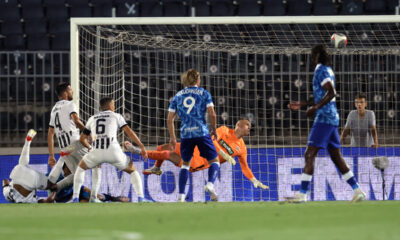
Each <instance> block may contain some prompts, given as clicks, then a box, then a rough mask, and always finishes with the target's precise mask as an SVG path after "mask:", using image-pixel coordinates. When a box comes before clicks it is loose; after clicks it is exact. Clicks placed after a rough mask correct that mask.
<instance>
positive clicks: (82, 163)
mask: <svg viewBox="0 0 400 240" xmlns="http://www.w3.org/2000/svg"><path fill="white" fill-rule="evenodd" d="M79 167H80V168H82V169H83V170H88V169H89V168H88V166H87V165H86V163H85V161H83V159H82V160H81V161H80V162H79Z"/></svg>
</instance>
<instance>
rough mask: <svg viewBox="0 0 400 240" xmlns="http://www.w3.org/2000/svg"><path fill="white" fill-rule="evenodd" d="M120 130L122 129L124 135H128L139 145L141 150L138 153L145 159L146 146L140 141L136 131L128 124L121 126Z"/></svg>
mask: <svg viewBox="0 0 400 240" xmlns="http://www.w3.org/2000/svg"><path fill="white" fill-rule="evenodd" d="M122 130H124V132H125V133H126V135H128V137H129V138H130V139H131V140H132V141H133V142H134V143H136V144H137V145H138V146H139V147H140V150H141V151H140V155H142V157H143V158H144V159H145V160H146V159H147V151H146V148H145V147H144V145H143V143H142V142H141V141H140V139H139V138H138V136H137V135H136V133H135V132H134V131H133V130H132V129H131V128H130V127H129V126H128V125H125V126H124V127H122Z"/></svg>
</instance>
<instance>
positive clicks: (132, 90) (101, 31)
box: [71, 16, 400, 201]
mask: <svg viewBox="0 0 400 240" xmlns="http://www.w3.org/2000/svg"><path fill="white" fill-rule="evenodd" d="M399 24H400V17H399V16H341V17H334V18H333V17H329V16H323V17H314V16H313V17H309V16H307V17H220V18H209V17H204V18H199V17H188V18H183V17H179V18H90V19H89V18H72V19H71V79H72V87H73V90H74V92H75V101H76V104H77V105H78V106H79V112H80V116H81V117H82V119H83V120H85V121H86V120H87V119H88V118H89V117H90V116H91V115H93V114H95V113H96V112H98V107H99V99H101V98H102V97H104V96H112V97H113V98H114V99H115V102H116V112H118V113H121V114H122V115H123V116H124V117H125V119H126V120H127V121H128V123H129V125H130V126H131V127H132V129H134V131H135V132H136V133H137V134H138V136H139V137H140V139H141V140H142V142H143V143H144V144H145V145H146V147H147V148H148V149H155V148H156V147H157V146H158V145H161V144H165V143H168V142H169V138H168V130H167V121H166V118H167V114H168V106H169V103H170V101H171V98H172V97H173V96H174V94H175V93H176V92H177V91H179V90H180V89H182V85H181V84H180V75H181V74H182V73H183V72H185V71H186V70H188V69H189V68H194V69H197V70H198V71H199V72H200V74H201V79H202V87H204V88H206V89H207V90H208V91H209V92H210V93H211V95H212V98H213V101H214V105H215V110H216V113H217V125H218V127H219V126H223V125H225V126H227V127H229V128H235V123H236V122H237V121H238V120H239V119H242V118H247V119H249V121H250V122H251V124H252V129H251V132H250V135H249V136H247V137H244V141H245V143H246V145H247V150H248V155H247V162H248V165H249V167H250V169H251V170H252V172H253V174H254V176H255V177H256V178H257V179H258V180H260V181H261V182H263V183H264V184H266V185H268V186H269V187H270V189H269V190H261V189H259V188H258V189H257V188H254V187H253V185H252V184H251V182H250V181H249V180H248V179H247V178H246V177H245V176H244V175H243V173H242V171H241V167H243V166H241V165H239V164H237V165H236V166H231V165H229V164H228V163H225V164H222V166H221V174H220V177H219V179H218V181H217V183H216V189H217V192H218V193H219V195H220V199H221V200H222V201H270V200H281V199H282V197H283V196H286V195H292V194H293V193H294V192H295V191H296V190H298V188H299V185H297V184H299V183H300V176H301V170H302V167H303V165H304V160H303V153H304V150H305V146H306V143H307V137H308V133H309V130H310V128H311V126H312V122H313V119H308V118H307V117H306V114H305V110H306V109H305V108H304V109H301V110H300V111H292V110H290V109H289V108H288V104H289V103H290V102H291V101H301V100H307V99H309V98H311V97H312V93H313V89H312V78H313V72H314V68H315V66H314V65H313V63H312V61H311V59H310V50H311V47H312V46H313V45H315V44H325V45H327V47H328V50H329V52H330V54H331V55H332V60H333V61H332V62H333V63H332V68H333V70H334V72H335V76H336V91H337V95H336V102H337V106H338V110H339V114H340V126H339V129H340V131H342V130H343V128H344V126H345V125H346V120H347V116H348V114H349V113H350V112H351V111H352V110H356V108H355V105H354V101H355V97H356V95H357V94H359V93H365V94H366V96H367V109H369V110H372V111H374V113H375V117H376V123H374V124H375V126H376V129H377V133H378V140H379V144H380V147H379V148H377V149H375V148H371V147H368V146H367V147H365V146H361V147H357V146H354V147H350V142H351V140H350V139H351V137H356V138H357V137H358V138H359V139H364V138H366V137H367V136H365V135H362V134H361V135H360V134H359V133H358V132H355V131H354V132H352V133H351V134H350V135H352V136H348V137H347V138H346V139H345V141H344V142H343V146H342V153H343V155H344V157H345V160H346V162H347V163H348V165H349V166H350V167H351V169H352V170H353V172H355V173H356V176H357V177H358V179H359V181H360V183H361V185H362V187H363V189H365V190H366V191H367V196H369V197H370V199H381V198H382V188H381V184H382V182H381V175H380V171H379V170H377V169H375V168H374V167H373V165H372V159H373V158H374V157H376V156H387V157H388V158H389V160H390V165H389V167H388V169H387V170H386V171H385V174H386V175H385V179H386V185H387V186H389V187H387V188H386V189H387V192H386V193H384V194H386V196H387V198H389V199H400V185H399V184H400V178H399V177H398V176H397V175H396V172H398V171H399V170H400V166H399V165H400V163H399V162H400V161H399V160H400V159H399V156H400V154H399V152H400V148H399V142H400V131H399V130H400V129H399V126H400V121H399V120H400V104H399V97H400V96H399V93H398V92H399V91H400V31H399ZM333 33H342V34H345V35H346V36H347V38H348V44H347V46H346V47H345V48H340V49H336V48H333V46H332V45H331V44H330V37H331V35H332V34H333ZM362 120H363V119H362V118H361V119H360V120H359V121H362ZM364 120H365V119H364ZM358 123H360V122H358ZM359 125H362V124H359ZM370 125H371V124H370ZM370 125H368V126H369V127H370ZM176 129H179V121H178V122H177V126H176ZM177 132H178V131H177ZM364 132H370V130H367V131H364ZM178 137H179V135H178ZM121 141H122V140H121ZM132 159H134V160H135V163H136V165H137V167H138V169H139V170H140V171H141V170H142V169H144V168H148V167H150V166H151V165H152V164H153V163H154V161H152V160H149V161H148V162H142V161H138V159H139V157H138V156H132ZM104 168H107V170H105V171H106V172H107V171H108V172H107V173H106V174H104V176H103V183H102V190H103V191H108V192H112V193H115V194H121V195H130V194H133V193H131V192H132V191H131V189H130V186H129V177H128V176H125V175H124V174H120V173H119V172H117V171H116V170H115V169H114V168H112V167H110V166H104ZM162 170H163V172H164V173H163V174H162V175H160V176H157V175H150V176H145V181H144V184H145V189H146V197H147V198H150V199H153V200H156V201H176V199H177V192H178V187H177V182H178V178H177V177H178V172H179V169H178V168H177V167H176V166H174V165H173V164H171V163H169V162H167V161H165V164H164V165H163V166H162ZM190 179H191V180H190V181H189V184H190V187H189V188H188V187H187V188H186V189H189V190H188V191H189V192H188V199H189V200H190V201H205V200H207V199H208V197H209V196H208V195H207V194H205V193H204V191H203V186H204V183H205V181H206V180H207V171H201V172H195V173H193V174H192V176H191V178H190ZM350 197H351V188H350V187H348V185H347V184H346V183H344V182H343V181H342V180H341V178H340V176H339V175H338V172H337V171H336V168H335V167H334V165H333V164H332V162H331V161H330V160H329V156H328V154H327V153H326V152H325V151H321V152H320V154H319V155H318V157H317V160H316V168H315V174H314V180H313V183H312V187H311V195H310V199H311V200H346V199H349V198H350Z"/></svg>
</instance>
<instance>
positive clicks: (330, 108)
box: [285, 45, 365, 203]
mask: <svg viewBox="0 0 400 240" xmlns="http://www.w3.org/2000/svg"><path fill="white" fill-rule="evenodd" d="M311 60H312V61H313V62H314V64H315V65H316V67H315V71H314V77H313V90H314V92H313V94H314V102H315V104H314V105H312V106H311V107H309V108H308V109H307V117H313V116H314V115H315V118H314V123H313V126H312V128H311V132H310V135H309V137H308V142H307V149H306V152H305V153H304V157H305V166H304V171H303V174H302V175H301V187H300V192H299V193H298V194H297V195H295V196H294V197H286V198H285V199H286V200H287V201H288V202H296V203H302V202H306V201H307V191H308V186H309V185H310V182H311V179H312V175H313V173H314V162H315V157H316V156H317V154H318V151H319V150H320V149H321V148H327V150H328V152H329V155H330V157H331V160H332V162H333V163H334V164H335V165H336V167H337V168H338V169H339V171H340V173H341V174H342V178H343V179H344V180H345V181H346V182H347V183H348V184H349V185H350V186H351V187H352V188H353V191H354V194H353V197H352V199H351V201H352V202H358V201H362V200H363V199H364V198H365V193H364V192H363V191H362V190H361V189H360V186H359V184H358V182H357V180H356V178H355V177H354V174H353V172H352V171H351V170H350V169H349V167H348V165H347V164H346V162H345V161H344V159H343V157H342V154H341V153H340V139H339V132H338V126H339V113H338V111H337V107H336V98H335V94H336V91H335V75H334V73H333V71H332V68H331V67H330V66H329V65H330V63H331V59H330V56H329V54H328V52H327V51H326V48H325V46H323V45H316V46H314V47H313V48H312V50H311ZM291 106H294V107H291ZM289 107H291V108H292V109H293V110H297V109H299V108H297V105H296V104H289Z"/></svg>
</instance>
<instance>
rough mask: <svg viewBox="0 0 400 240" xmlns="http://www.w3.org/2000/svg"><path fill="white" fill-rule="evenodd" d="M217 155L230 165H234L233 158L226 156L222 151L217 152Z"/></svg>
mask: <svg viewBox="0 0 400 240" xmlns="http://www.w3.org/2000/svg"><path fill="white" fill-rule="evenodd" d="M218 153H219V155H221V157H222V158H223V159H225V160H226V161H227V162H229V163H230V164H231V165H235V164H236V161H235V159H233V157H231V156H230V155H228V154H227V153H226V152H224V150H219V152H218Z"/></svg>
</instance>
